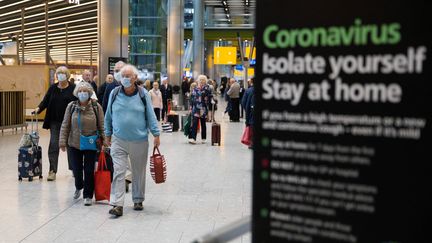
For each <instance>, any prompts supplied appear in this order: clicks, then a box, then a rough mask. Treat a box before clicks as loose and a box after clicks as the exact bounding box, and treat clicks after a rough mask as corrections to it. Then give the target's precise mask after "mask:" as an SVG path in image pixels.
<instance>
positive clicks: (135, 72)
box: [120, 64, 139, 78]
mask: <svg viewBox="0 0 432 243" xmlns="http://www.w3.org/2000/svg"><path fill="white" fill-rule="evenodd" d="M126 70H131V71H132V72H133V73H134V74H135V75H136V77H137V78H138V75H139V71H138V69H137V68H136V67H135V66H134V65H132V64H126V65H124V66H123V67H122V69H121V70H120V73H121V74H122V76H123V72H124V71H126Z"/></svg>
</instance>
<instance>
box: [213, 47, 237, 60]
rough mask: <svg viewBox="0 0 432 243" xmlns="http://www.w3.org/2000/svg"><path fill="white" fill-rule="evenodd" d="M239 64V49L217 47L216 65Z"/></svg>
mask: <svg viewBox="0 0 432 243" xmlns="http://www.w3.org/2000/svg"><path fill="white" fill-rule="evenodd" d="M236 63H237V47H226V46H224V47H215V48H214V64H219V65H235V64H236Z"/></svg>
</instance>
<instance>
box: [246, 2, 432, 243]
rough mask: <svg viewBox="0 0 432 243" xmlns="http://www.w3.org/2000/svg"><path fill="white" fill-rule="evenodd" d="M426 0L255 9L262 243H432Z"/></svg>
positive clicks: (256, 206) (257, 203) (256, 219)
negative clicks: (431, 230) (430, 229)
mask: <svg viewBox="0 0 432 243" xmlns="http://www.w3.org/2000/svg"><path fill="white" fill-rule="evenodd" d="M430 16H431V13H430V8H429V7H427V5H426V1H417V0H414V1H388V0H384V1H372V0H364V1H355V2H354V1H331V0H329V1H309V0H303V1H285V0H265V1H257V54H258V55H257V58H258V60H257V66H256V82H255V90H256V96H255V98H256V99H257V100H256V107H255V111H256V113H255V121H256V123H255V124H256V125H255V133H254V134H256V137H255V140H254V144H255V150H254V186H253V187H254V195H253V237H252V238H253V242H254V243H262V242H269V243H278V242H290V243H309V242H313V243H314V242H319V243H330V242H331V243H335V242H341V243H390V242H392V243H400V242H403V243H418V242H432V237H431V234H430V233H429V232H427V231H429V227H427V226H428V225H429V224H428V222H429V221H430V217H429V215H430V213H431V208H432V204H431V200H430V199H429V198H431V196H432V195H431V191H432V189H431V188H432V176H431V173H432V169H431V160H432V159H431V156H430V153H427V151H428V150H429V151H431V150H432V145H430V144H431V129H430V128H431V126H430V122H431V115H432V105H431V98H432V96H431V92H432V87H431V83H432V75H431V70H432V65H431V59H432V56H431V51H432V49H431V44H432V38H431V30H432V28H431V27H432V26H431V23H432V21H431V17H430Z"/></svg>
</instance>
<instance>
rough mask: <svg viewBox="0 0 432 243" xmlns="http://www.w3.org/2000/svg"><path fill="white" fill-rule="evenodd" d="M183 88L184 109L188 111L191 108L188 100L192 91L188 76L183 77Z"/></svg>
mask: <svg viewBox="0 0 432 243" xmlns="http://www.w3.org/2000/svg"><path fill="white" fill-rule="evenodd" d="M181 90H182V95H183V106H184V109H185V110H186V111H187V110H188V108H189V104H188V103H189V102H188V97H189V92H190V83H189V80H188V78H187V77H184V78H183V81H182V84H181Z"/></svg>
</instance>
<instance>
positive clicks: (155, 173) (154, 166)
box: [150, 146, 167, 184]
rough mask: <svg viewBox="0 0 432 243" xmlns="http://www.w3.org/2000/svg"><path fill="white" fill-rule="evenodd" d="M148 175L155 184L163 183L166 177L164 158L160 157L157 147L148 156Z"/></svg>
mask: <svg viewBox="0 0 432 243" xmlns="http://www.w3.org/2000/svg"><path fill="white" fill-rule="evenodd" d="M150 173H151V176H152V178H153V180H154V182H156V184H159V183H164V182H165V181H166V177H167V171H166V162H165V157H164V156H163V155H161V153H160V152H159V148H158V147H156V146H155V147H154V148H153V155H152V156H150Z"/></svg>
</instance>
